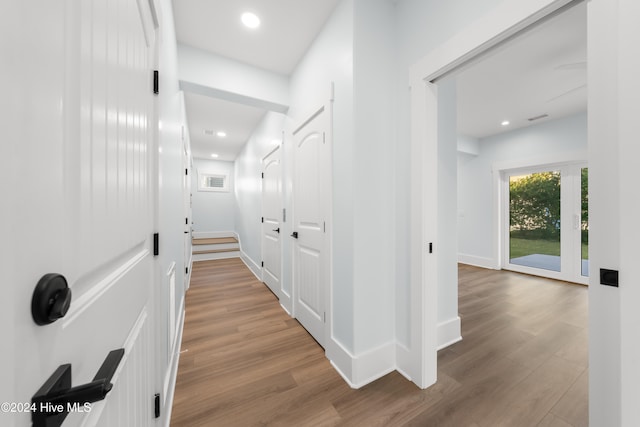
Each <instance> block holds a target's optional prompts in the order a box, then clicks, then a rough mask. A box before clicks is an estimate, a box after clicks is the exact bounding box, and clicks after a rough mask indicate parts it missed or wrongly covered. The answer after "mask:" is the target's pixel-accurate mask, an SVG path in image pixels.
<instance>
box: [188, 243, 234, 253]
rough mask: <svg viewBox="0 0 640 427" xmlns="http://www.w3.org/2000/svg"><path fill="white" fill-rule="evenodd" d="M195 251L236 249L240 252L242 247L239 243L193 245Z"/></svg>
mask: <svg viewBox="0 0 640 427" xmlns="http://www.w3.org/2000/svg"><path fill="white" fill-rule="evenodd" d="M192 248H193V251H194V252H196V251H210V250H213V249H235V250H238V251H239V250H240V245H238V244H237V243H224V244H219V245H193V246H192Z"/></svg>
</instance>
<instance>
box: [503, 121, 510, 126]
mask: <svg viewBox="0 0 640 427" xmlns="http://www.w3.org/2000/svg"><path fill="white" fill-rule="evenodd" d="M510 124H511V122H510V121H509V120H503V121H502V123H500V125H502V126H509V125H510Z"/></svg>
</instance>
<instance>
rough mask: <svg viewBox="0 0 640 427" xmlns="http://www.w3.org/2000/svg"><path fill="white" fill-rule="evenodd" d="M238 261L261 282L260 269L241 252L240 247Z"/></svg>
mask: <svg viewBox="0 0 640 427" xmlns="http://www.w3.org/2000/svg"><path fill="white" fill-rule="evenodd" d="M240 259H241V260H242V262H244V263H245V265H246V266H247V267H249V270H251V272H252V273H253V275H254V276H256V278H257V279H258V280H259V281H261V282H262V267H260V266H259V265H258V264H257V263H256V262H255V261H254V260H252V259H251V257H249V255H247V254H246V253H245V252H244V251H243V250H242V246H240Z"/></svg>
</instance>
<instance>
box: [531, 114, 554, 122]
mask: <svg viewBox="0 0 640 427" xmlns="http://www.w3.org/2000/svg"><path fill="white" fill-rule="evenodd" d="M545 117H549V115H548V114H541V115H539V116H535V117H530V118H528V119H527V120H529V121H530V122H535V121H536V120H540V119H544V118H545Z"/></svg>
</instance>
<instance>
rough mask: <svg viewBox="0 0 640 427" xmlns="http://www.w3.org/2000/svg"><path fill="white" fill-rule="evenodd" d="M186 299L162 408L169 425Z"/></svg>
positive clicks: (181, 313)
mask: <svg viewBox="0 0 640 427" xmlns="http://www.w3.org/2000/svg"><path fill="white" fill-rule="evenodd" d="M184 303H185V300H184V298H183V299H182V306H181V310H180V318H179V321H178V325H177V326H178V333H177V334H176V340H175V343H177V344H174V349H175V351H174V352H173V357H172V358H171V359H172V360H171V362H170V364H169V369H168V372H167V375H168V376H169V378H168V381H166V382H165V393H164V395H165V398H164V406H163V408H162V412H161V413H162V414H164V426H165V427H169V423H170V422H171V410H172V408H173V397H174V393H175V390H176V378H177V376H178V365H179V363H180V343H182V332H183V330H184V313H185V310H184V309H185V305H184Z"/></svg>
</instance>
